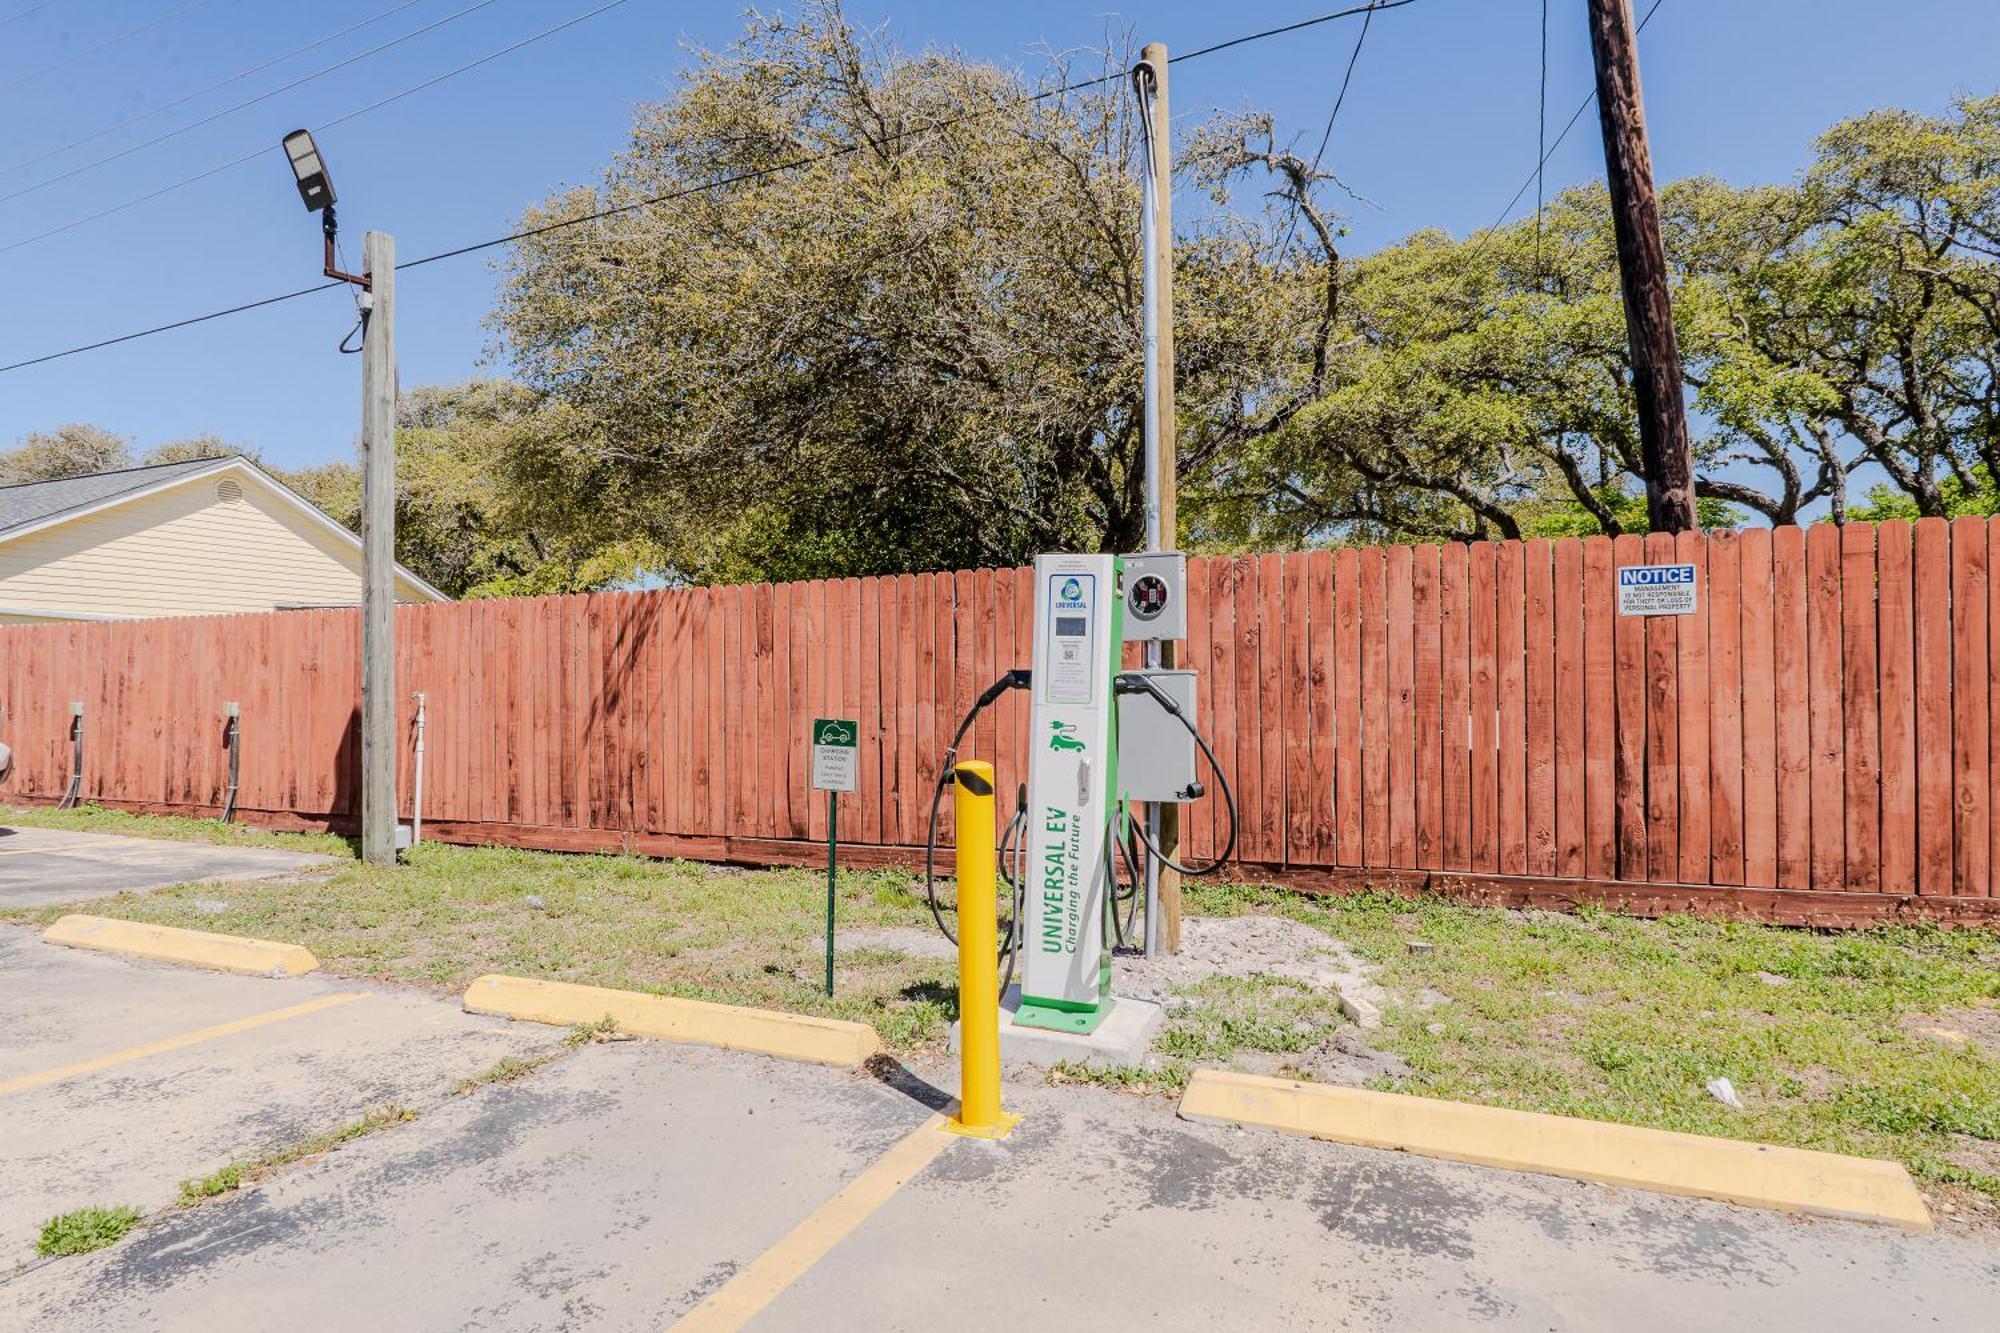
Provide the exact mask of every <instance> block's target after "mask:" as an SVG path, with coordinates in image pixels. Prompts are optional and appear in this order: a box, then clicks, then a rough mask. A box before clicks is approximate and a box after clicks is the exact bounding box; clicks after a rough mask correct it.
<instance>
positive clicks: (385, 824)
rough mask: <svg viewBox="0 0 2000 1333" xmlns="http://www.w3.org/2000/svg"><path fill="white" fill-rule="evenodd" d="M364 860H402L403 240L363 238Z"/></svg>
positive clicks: (369, 235) (382, 236)
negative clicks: (399, 309) (399, 431)
mask: <svg viewBox="0 0 2000 1333" xmlns="http://www.w3.org/2000/svg"><path fill="white" fill-rule="evenodd" d="M361 268H362V272H363V273H364V274H366V275H367V278H368V290H367V292H366V294H365V295H364V296H363V297H362V300H363V301H364V302H367V305H366V307H365V309H364V311H363V314H362V317H361V857H362V859H363V860H365V861H368V862H371V863H372V864H375V865H394V864H395V863H396V640H395V634H396V618H395V617H396V586H395V568H396V238H395V237H393V236H391V235H389V234H388V233H387V232H380V231H371V232H367V233H365V234H364V235H363V236H362V239H361Z"/></svg>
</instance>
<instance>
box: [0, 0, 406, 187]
mask: <svg viewBox="0 0 2000 1333" xmlns="http://www.w3.org/2000/svg"><path fill="white" fill-rule="evenodd" d="M423 2H424V0H402V3H401V4H398V5H395V6H392V7H391V8H389V9H385V10H383V11H382V12H381V13H379V14H374V15H371V16H370V17H368V18H365V19H360V20H358V21H356V22H354V23H350V24H348V25H347V26H346V27H344V28H342V29H341V30H340V31H338V32H330V33H328V34H327V35H326V36H324V37H320V38H316V39H314V40H313V41H310V42H307V43H306V44H305V45H304V46H295V47H293V48H292V49H291V50H289V51H287V52H285V53H284V54H283V55H276V56H272V57H271V58H270V59H269V60H264V61H260V62H259V63H257V64H255V65H252V66H250V67H249V68H248V69H244V70H238V71H237V72H236V73H234V74H232V75H230V76H229V77H228V78H226V79H218V80H216V81H215V82H214V83H211V84H209V85H208V86H207V87H205V88H197V89H196V90H195V91H193V92H191V93H186V94H184V95H182V96H180V97H176V98H175V99H173V100H172V101H171V102H161V103H158V104H157V105H155V106H150V107H148V108H146V109H145V110H144V111H140V112H137V113H135V114H133V115H130V116H126V117H125V118H124V119H123V120H119V121H117V122H115V123H113V124H110V125H106V126H105V127H104V128H103V129H101V130H92V131H91V132H90V133H89V134H86V135H83V136H81V137H80V138H75V139H71V140H70V141H69V142H68V143H66V144H62V145H61V146H59V147H56V148H51V149H49V150H48V151H47V152H45V153H43V154H41V155H40V156H38V157H31V158H28V159H26V160H24V161H21V162H16V163H14V164H13V165H12V166H8V167H0V176H7V175H12V174H13V173H14V172H16V171H22V170H25V169H26V168H28V167H32V166H38V165H40V164H41V163H43V162H46V161H48V160H49V159H50V158H52V157H61V156H62V155H63V154H64V153H67V152H69V151H70V150H71V149H73V148H81V147H83V146H84V145H85V144H87V143H95V142H96V141H97V140H99V139H102V138H103V137H104V136H105V135H107V134H116V133H118V132H119V131H121V130H129V129H131V128H132V127H133V126H134V125H137V124H139V123H140V122H141V121H146V120H151V119H152V118H153V117H154V116H157V115H161V114H163V113H165V112H168V111H172V110H173V109H174V108H176V107H181V106H186V105H187V104H188V103H189V102H193V101H196V100H198V99H200V98H203V97H206V96H208V95H209V94H210V93H214V92H220V91H222V90H223V89H224V88H227V87H228V86H229V85H230V84H232V83H241V82H242V81H243V80H245V79H247V78H249V77H250V76H251V75H253V74H262V73H263V72H264V71H265V70H267V69H270V68H271V67H272V66H274V65H282V64H284V63H285V62H286V61H287V60H294V59H297V58H298V57H299V56H302V55H305V54H306V53H307V52H309V51H316V50H318V49H319V48H320V47H322V46H325V45H326V44H327V43H328V42H337V41H339V40H340V39H341V38H343V37H345V36H347V35H348V34H349V33H354V32H359V31H360V30H361V29H363V28H366V27H369V26H371V25H373V24H376V23H380V22H381V21H382V20H383V19H386V18H393V17H395V16H396V15H398V14H400V13H402V12H403V11H404V10H406V9H413V8H415V7H416V6H417V5H420V4H422V3H423Z"/></svg>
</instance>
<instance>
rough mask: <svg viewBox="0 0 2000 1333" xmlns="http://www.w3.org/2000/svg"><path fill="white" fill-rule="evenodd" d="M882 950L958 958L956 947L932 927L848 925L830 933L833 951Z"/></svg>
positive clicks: (930, 956)
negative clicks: (931, 928) (831, 934)
mask: <svg viewBox="0 0 2000 1333" xmlns="http://www.w3.org/2000/svg"><path fill="white" fill-rule="evenodd" d="M860 949H881V950H884V951H886V952H888V953H899V954H903V955H905V956H906V957H910V958H951V959H955V958H957V957H958V946H957V945H955V944H953V943H952V942H951V941H950V940H948V939H946V938H945V937H944V936H942V935H940V934H939V933H938V932H937V931H935V930H924V929H922V928H921V927H918V926H850V927H848V928H847V929H845V930H836V931H834V933H833V950H834V952H835V953H836V954H842V953H853V952H855V951H856V950H860Z"/></svg>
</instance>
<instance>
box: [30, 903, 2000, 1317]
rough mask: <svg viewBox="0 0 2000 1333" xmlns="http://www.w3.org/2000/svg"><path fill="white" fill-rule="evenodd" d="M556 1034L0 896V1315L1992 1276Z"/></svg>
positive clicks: (1896, 1235) (906, 1076) (1856, 1234)
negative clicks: (957, 1134)
mask: <svg viewBox="0 0 2000 1333" xmlns="http://www.w3.org/2000/svg"><path fill="white" fill-rule="evenodd" d="M190 1035H192V1039H190V1040H186V1041H185V1042H183V1043H182V1044H179V1045H175V1044H174V1043H175V1042H176V1040H178V1039H181V1038H187V1037H190ZM563 1037H564V1034H563V1033H562V1032H560V1031H558V1030H555V1029H550V1028H541V1027H535V1026H531V1025H509V1024H506V1023H504V1022H500V1021H497V1020H486V1019H479V1018H474V1017H472V1016H469V1015H466V1014H464V1013H462V1012H461V1011H460V1010H459V1009H458V1007H457V1006H456V1005H454V1004H452V1003H450V1002H449V1001H444V1000H439V999H434V998H431V997H427V996H420V995H415V994H411V993H407V992H391V991H385V990H380V989H377V988H373V987H369V986H365V985H360V984H357V983H353V982H344V981H337V980H331V979H327V978H324V977H321V976H312V977H306V978H301V979H297V980H291V981H267V980H261V979H251V978H242V977H225V976H218V975H210V974H206V973H199V972H190V971H186V970H182V969H175V968H170V967H166V966H159V965H149V964H139V963H131V962H126V961H123V960H121V959H117V958H111V957H103V956H97V955H91V954H83V953H77V952H73V951H70V950H64V949H59V948H55V947H53V946H50V945H46V944H44V943H43V942H42V941H41V940H40V939H39V938H38V937H37V936H36V935H35V934H34V933H33V932H31V931H27V930H19V929H7V930H4V931H0V1124H4V1126H5V1132H4V1133H0V1179H4V1180H6V1181H7V1182H8V1185H9V1188H8V1189H7V1190H6V1191H5V1197H4V1199H0V1239H4V1245H5V1249H4V1253H5V1255H6V1256H7V1258H6V1261H5V1264H6V1266H10V1267H11V1271H7V1269H6V1267H0V1326H5V1327H10V1328H12V1327H20V1328H26V1329H38V1330H57V1329H75V1328H92V1329H169V1330H174V1329H188V1330H194V1329H201V1330H230V1329H244V1330H251V1329H265V1328H270V1327H275V1326H279V1325H280V1324H282V1325H284V1326H287V1327H293V1328H306V1329H349V1328H357V1327H367V1328H383V1329H444V1328H466V1327H478V1328H482V1329H556V1328H576V1329H583V1328H589V1329H659V1328H665V1327H668V1326H670V1325H672V1324H673V1323H674V1322H675V1321H676V1320H678V1319H681V1318H683V1317H684V1316H689V1315H690V1314H692V1316H693V1317H692V1318H691V1319H690V1322H689V1326H690V1327H695V1328H734V1327H741V1326H744V1325H745V1324H746V1323H747V1324H748V1325H749V1326H752V1327H755V1328H759V1329H790V1328H797V1329H807V1328H812V1329H850V1328H851V1329H883V1328H893V1329H902V1328H908V1329H929V1328H938V1327H953V1328H963V1329H1001V1328H1014V1327H1018V1326H1020V1325H1021V1324H1022V1323H1024V1322H1030V1323H1035V1324H1039V1325H1043V1326H1056V1327H1077V1326H1086V1325H1088V1326H1097V1327H1110V1328H1122V1327H1136V1326H1142V1325H1143V1326H1151V1327H1162V1328H1174V1329H1182V1328H1185V1329H1197V1328H1198V1329H1205V1330H1212V1329H1236V1328H1243V1329H1251V1328H1271V1327H1298V1328H1399V1329H1407V1328H1449V1327H1460V1326H1464V1325H1468V1324H1474V1323H1477V1324H1483V1325H1492V1326H1495V1327H1500V1328H1535V1329H1549V1328H1577V1329H1584V1328H1603V1327H1624V1328H1641V1327H1642V1328H1661V1329H1679V1328H1686V1329H1695V1328H1704V1329H1705V1328H1713V1327H1717V1326H1721V1325H1727V1326H1729V1327H1732V1328H1739V1329H1755V1328H1772V1329H1777V1328H1785V1329H1795V1328H1799V1327H1808V1326H1816V1327H1823V1328H1829V1329H1845V1328H1855V1329H1861V1328H1867V1329H1882V1328H1915V1327H1924V1328H1972V1327H1979V1326H1982V1324H1983V1323H1984V1322H1985V1321H1986V1320H1988V1319H1989V1318H1990V1315H1991V1312H1992V1310H1993V1309H1994V1308H1996V1303H2000V1245H1995V1244H1993V1243H1992V1242H1990V1241H1988V1240H1984V1239H1981V1238H1977V1237H1966V1236H1950V1235H1942V1234H1930V1235H1912V1234H1907V1233H1901V1232H1894V1231H1888V1230H1883V1229H1879V1228H1874V1227H1868V1226H1862V1225H1857V1224H1850V1223H1838V1222H1816V1221H1802V1220H1797V1219H1793V1218H1789V1217H1784V1216H1779V1215H1775V1214H1767V1213H1760V1212H1754V1211H1748V1210H1739V1209H1734V1208H1730V1207H1727V1206H1724V1205H1719V1204H1708V1203H1700V1202H1695V1201H1689V1200H1681V1199H1667V1198H1660V1197H1654V1196H1649V1195H1644V1194H1638V1193H1633V1192H1629V1191H1619V1190H1612V1189H1607V1188H1605V1187H1603V1186H1595V1185H1586V1184H1580V1183H1576V1182H1571V1181H1562V1180H1554V1179H1547V1178H1541V1177H1531V1176H1518V1175H1509V1174H1505V1173H1500V1172H1494V1171H1487V1170H1482V1169H1480V1168H1475V1167H1468V1166H1458V1165H1453V1164H1449V1163H1443V1162H1433V1161H1429V1160H1425V1159H1420V1158H1415V1157H1410V1156H1405V1155H1401V1154H1394V1153H1383V1152H1373V1151H1369V1150H1364V1149H1358V1148H1347V1147H1342V1146H1338V1145H1334V1144H1325V1143H1313V1142H1308V1141H1304V1140H1297V1139H1291V1138H1284V1137H1277V1136H1267V1135H1263V1134H1258V1133H1253V1132H1248V1131H1244V1130H1240V1129H1232V1128H1228V1127H1219V1126H1206V1125H1192V1124H1187V1123H1184V1122H1181V1121H1179V1120H1177V1119H1176V1118H1175V1117H1174V1114H1173V1105H1172V1103H1171V1102H1169V1101H1166V1100H1164V1099H1158V1098H1139V1097H1132V1096H1124V1095H1119V1094H1116V1093H1112V1092H1107V1091H1103V1090H1100V1089H1092V1088H1069V1087H1048V1086H1044V1085H1042V1084H1040V1083H1037V1082H1028V1081H1023V1082H1019V1083H1014V1084H1010V1085H1009V1087H1008V1089H1007V1098H1008V1100H1009V1102H1010V1103H1011V1104H1012V1105H1013V1106H1014V1107H1015V1108H1016V1109H1019V1110H1023V1111H1025V1112H1026V1113H1027V1118H1026V1120H1025V1121H1024V1123H1023V1124H1022V1126H1021V1127H1020V1129H1018V1130H1017V1131H1016V1132H1015V1133H1014V1135H1013V1136H1012V1137H1011V1138H1009V1139H1007V1140H1006V1141H1004V1142H1001V1143H997V1144H995V1143H985V1142H979V1141H975V1140H965V1139H956V1138H945V1137H943V1136H939V1135H938V1134H937V1132H936V1129H935V1126H934V1121H935V1115H934V1113H935V1110H936V1109H937V1107H938V1106H939V1105H941V1104H942V1103H943V1101H944V1100H945V1093H944V1090H946V1089H949V1088H950V1087H952V1086H953V1085H954V1083H955V1079H954V1078H953V1076H952V1071H951V1069H950V1068H949V1066H939V1067H935V1068H933V1067H924V1068H920V1069H918V1070H916V1071H914V1072H910V1071H904V1070H902V1069H900V1068H899V1067H897V1066H894V1065H893V1064H889V1063H884V1064H878V1066H877V1067H875V1068H874V1069H873V1070H872V1071H869V1072H854V1071H843V1070H832V1069H825V1068H820V1067H814V1066H802V1065H794V1064H786V1063H782V1062H779V1061H775V1060H771V1059H767V1058H764V1057H760V1056H750V1055H741V1054H732V1053H726V1052H719V1051H709V1050H703V1049H698V1048H692V1047H681V1046H673V1045H667V1044H661V1043H655V1042H648V1041H617V1042H611V1043H606V1044H595V1045H587V1046H582V1047H580V1048H575V1049H572V1048H570V1047H569V1046H567V1045H565V1044H564V1042H563ZM557 1052H559V1053H560V1056H559V1058H555V1059H553V1060H551V1061H550V1062H548V1063H546V1064H543V1065H541V1066H540V1067H539V1068H537V1069H535V1070H533V1071H532V1072H530V1073H527V1074H526V1075H525V1076H523V1077H520V1078H518V1079H515V1080H513V1081H506V1082H495V1083H490V1084H487V1085H484V1086H480V1087H478V1088H477V1089H476V1090H474V1091H471V1092H469V1093H464V1094H459V1093H455V1092H454V1091H453V1088H454V1085H455V1084H457V1083H458V1081H459V1080H461V1079H464V1078H467V1077H468V1076H473V1075H477V1074H479V1073H480V1072H481V1071H483V1070H487V1069H489V1068H491V1067H492V1065H493V1064H494V1062H495V1061H496V1060H498V1059H499V1058H500V1057H502V1056H506V1055H513V1056H516V1057H517V1058H531V1057H535V1056H539V1055H543V1054H550V1053H557ZM388 1104H395V1105H399V1106H402V1107H405V1108H408V1109H411V1110H414V1111H417V1112H418V1113H419V1114H418V1116H417V1118H415V1119H412V1120H409V1121H407V1122H406V1123H400V1124H396V1125H394V1126H393V1127H390V1128H387V1129H383V1130H381V1131H380V1132H377V1133H374V1134H371V1135H369V1136H367V1137H365V1138H360V1139H358V1140H356V1141H354V1142H352V1143H349V1144H347V1145H346V1146H344V1147H341V1148H340V1149H339V1150H337V1151H334V1152H330V1153H326V1154H323V1155H320V1156H317V1157H314V1158H309V1159H307V1160H305V1161H302V1162H299V1163H297V1164H295V1165H292V1166H289V1167H287V1168H284V1169H282V1170H278V1171H275V1172H274V1173H272V1174H271V1175H270V1176H269V1177H268V1178H266V1179H264V1180H263V1181H261V1182H260V1183H256V1184H253V1185H251V1186H248V1187H246V1188H244V1189H243V1190H241V1191H240V1192H238V1193H236V1194H234V1195H230V1196H224V1197H221V1198H217V1199H213V1200H210V1201H208V1202H206V1203H203V1204H200V1205H198V1206H195V1207H192V1208H185V1209H176V1208H174V1207H173V1206H172V1204H173V1200H174V1197H175V1194H176V1191H177V1187H178V1183H179V1181H180V1180H182V1179H183V1178H185V1177H190V1176H198V1175H201V1174H203V1173H205V1172H208V1171H212V1170H214V1169H215V1168H216V1167H218V1166H220V1165H222V1164H224V1163H225V1162H227V1161H229V1160H232V1159H239V1160H240V1159H243V1158H246V1157H249V1156H252V1155H255V1154H257V1153H259V1152H264V1151H269V1150H271V1149H273V1148H277V1147H282V1146H283V1145H285V1144H287V1143H293V1142H297V1141H299V1140H301V1139H304V1138H309V1137H311V1136H312V1135H314V1134H319V1133H323V1132H325V1131H327V1130H329V1129H332V1128H335V1127H337V1126H339V1125H340V1124H342V1123H346V1122H348V1121H351V1120H352V1119H353V1118H354V1117H355V1116H357V1115H360V1114H363V1113H365V1112H367V1111H368V1110H370V1109H374V1108H379V1107H381V1106H384V1105H388ZM120 1203H124V1204H132V1205H135V1206H137V1207H140V1208H142V1209H143V1210H145V1211H146V1212H148V1213H149V1214H150V1215H151V1221H150V1222H149V1224H148V1225H146V1226H144V1227H142V1228H141V1229H139V1230H137V1231H136V1232H135V1233H133V1234H131V1235H129V1236H127V1237H126V1238H125V1239H124V1240H123V1241H122V1242H120V1243H119V1244H118V1245H116V1246H115V1247H112V1248H109V1249H106V1250H102V1251H99V1252H97V1253H94V1254H89V1255H84V1256H79V1257H72V1258H63V1259H55V1260H45V1261H33V1262H30V1261H29V1255H30V1253H31V1251H30V1246H31V1244H32V1241H33V1237H34V1233H35V1230H36V1228H37V1226H38V1225H39V1223H40V1222H41V1221H42V1220H43V1219H44V1218H46V1217H48V1216H51V1215H53V1214H55V1213H57V1212H60V1211H64V1210H66V1209H69V1208H73V1207H77V1206H80V1205H84V1204H104V1205H110V1204H120ZM705 1302H706V1304H704V1303H705Z"/></svg>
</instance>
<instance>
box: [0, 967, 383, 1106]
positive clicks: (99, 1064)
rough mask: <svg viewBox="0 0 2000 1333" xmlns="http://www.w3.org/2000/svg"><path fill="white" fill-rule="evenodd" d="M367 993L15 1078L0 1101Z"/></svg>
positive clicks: (0, 1083) (2, 1089)
mask: <svg viewBox="0 0 2000 1333" xmlns="http://www.w3.org/2000/svg"><path fill="white" fill-rule="evenodd" d="M366 995H367V992H366V991H344V992H342V993H340V994H338V995H322V996H320V997H319V998H318V999H316V1000H307V1001H306V1002H305V1003H303V1004H294V1005H288V1006H287V1007H285V1008H283V1009H273V1010H271V1011H270V1012H269V1013H263V1014H252V1015H250V1016H249V1017H248V1018H238V1019H233V1020H231V1021H230V1022H227V1023H217V1024H215V1025H214V1026H213V1027H205V1028H196V1029H195V1030H194V1031H192V1032H183V1033H181V1034H180V1035H179V1036H174V1037H162V1038H160V1039H159V1040H158V1041H149V1042H147V1043H146V1044H145V1045H144V1046H134V1047H132V1048H131V1049H130V1050H124V1051H114V1052H112V1053H111V1054H110V1055H99V1056H95V1057H93V1058H91V1059H89V1060H78V1061H77V1062H76V1063H75V1064H69V1065H58V1066H56V1067H55V1068H54V1069H44V1070H42V1071H41V1072H39V1073H35V1074H21V1075H18V1076H16V1077H14V1078H10V1079H5V1080H0V1097H4V1096H6V1095H7V1094H8V1093H12V1092H26V1091H28V1090H29V1089H30V1088H43V1087H47V1086H48V1085H49V1084H51V1083H60V1082H62V1081H63V1080H64V1079H68V1078H79V1077H81V1076H82V1075H84V1074H95V1073H96V1072H97V1071H98V1070H100V1069H110V1068H112V1067H113V1066H115V1065H122V1064H129V1063H131V1062H132V1061H134V1060H143V1059H145V1058H146V1057H147V1056H150V1055H164V1054H166V1053H167V1052H168V1051H178V1050H180V1049H181V1048H183V1047H186V1046H194V1045H197V1044H199V1043H201V1042H204V1041H214V1040H215V1039H216V1038H218V1037H230V1036H234V1035H235V1034H236V1033H238V1032H248V1031H250V1030H251V1029H252V1028H261V1027H264V1026H266V1025H267V1024H270V1023H282V1022H284V1021H285V1020H286V1019H288V1018H303V1017H305V1016H306V1015H307V1014H317V1013H320V1012H321V1011H323V1010H326V1009H332V1008H334V1007H335V1006H337V1005H343V1004H349V1003H352V1002H353V1001H355V1000H359V999H362V998H364V997H365V996H366Z"/></svg>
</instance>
